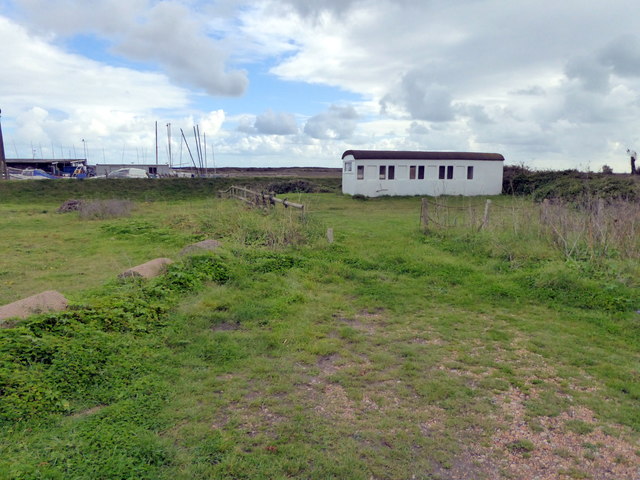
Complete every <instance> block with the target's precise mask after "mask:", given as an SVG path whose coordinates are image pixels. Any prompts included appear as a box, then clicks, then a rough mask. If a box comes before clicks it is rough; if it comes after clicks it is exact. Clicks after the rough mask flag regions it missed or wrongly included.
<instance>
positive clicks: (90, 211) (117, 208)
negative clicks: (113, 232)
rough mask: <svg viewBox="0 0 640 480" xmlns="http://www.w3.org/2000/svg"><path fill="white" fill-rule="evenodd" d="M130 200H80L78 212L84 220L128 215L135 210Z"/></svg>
mask: <svg viewBox="0 0 640 480" xmlns="http://www.w3.org/2000/svg"><path fill="white" fill-rule="evenodd" d="M133 206H134V205H133V202H130V201H129V200H94V201H88V202H79V205H78V212H79V214H80V218H82V219H84V220H103V219H105V218H118V217H128V216H129V215H131V211H132V210H133Z"/></svg>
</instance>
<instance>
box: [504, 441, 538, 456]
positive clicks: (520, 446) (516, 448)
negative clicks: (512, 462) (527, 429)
mask: <svg viewBox="0 0 640 480" xmlns="http://www.w3.org/2000/svg"><path fill="white" fill-rule="evenodd" d="M507 449H508V450H509V451H510V452H512V453H519V454H522V455H525V454H530V453H531V452H533V451H534V450H535V449H536V446H535V445H534V444H533V442H532V441H531V440H528V439H526V438H522V439H520V440H515V441H513V442H511V443H509V444H508V445H507Z"/></svg>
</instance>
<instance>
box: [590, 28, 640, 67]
mask: <svg viewBox="0 0 640 480" xmlns="http://www.w3.org/2000/svg"><path fill="white" fill-rule="evenodd" d="M599 59H600V61H601V62H602V63H603V64H604V65H608V66H611V67H613V70H614V72H615V73H617V74H618V75H620V76H627V77H637V76H640V39H639V38H638V37H636V36H635V35H623V36H621V37H618V38H617V39H615V40H613V41H612V42H610V43H609V44H608V45H607V46H606V47H605V48H604V49H603V50H602V52H601V54H600V57H599Z"/></svg>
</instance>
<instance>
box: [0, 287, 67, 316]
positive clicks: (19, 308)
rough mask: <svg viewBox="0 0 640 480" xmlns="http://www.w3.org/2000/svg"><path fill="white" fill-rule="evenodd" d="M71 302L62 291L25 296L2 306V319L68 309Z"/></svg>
mask: <svg viewBox="0 0 640 480" xmlns="http://www.w3.org/2000/svg"><path fill="white" fill-rule="evenodd" d="M68 305H69V302H68V301H67V299H66V298H65V297H64V295H62V294H61V293H60V292H56V291H55V290H48V291H46V292H42V293H39V294H37V295H33V296H31V297H27V298H23V299H22V300H18V301H17V302H13V303H10V304H8V305H4V306H2V307H0V321H2V320H6V319H8V318H27V317H29V316H31V315H35V314H37V313H46V312H60V311H63V310H66V309H67V306H68Z"/></svg>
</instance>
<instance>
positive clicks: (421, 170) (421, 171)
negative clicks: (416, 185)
mask: <svg viewBox="0 0 640 480" xmlns="http://www.w3.org/2000/svg"><path fill="white" fill-rule="evenodd" d="M423 179H424V165H419V166H418V180H423Z"/></svg>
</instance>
